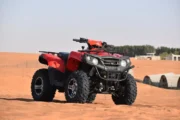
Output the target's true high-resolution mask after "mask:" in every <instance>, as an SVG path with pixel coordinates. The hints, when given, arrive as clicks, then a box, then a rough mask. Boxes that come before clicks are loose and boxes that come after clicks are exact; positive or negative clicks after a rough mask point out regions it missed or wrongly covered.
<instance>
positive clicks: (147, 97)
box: [0, 53, 180, 120]
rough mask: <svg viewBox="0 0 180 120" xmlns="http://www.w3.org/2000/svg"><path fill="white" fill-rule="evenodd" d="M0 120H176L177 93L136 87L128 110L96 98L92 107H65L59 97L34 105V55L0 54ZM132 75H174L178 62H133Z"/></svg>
mask: <svg viewBox="0 0 180 120" xmlns="http://www.w3.org/2000/svg"><path fill="white" fill-rule="evenodd" d="M0 60H1V62H0V120H49V119H53V120H59V119H62V120H120V119H122V120H180V90H167V89H161V88H157V87H153V86H149V85H145V84H142V83H137V86H138V95H137V99H136V101H135V103H134V104H133V105H132V106H126V105H121V106H116V105H115V104H114V103H113V101H112V100H111V96H110V95H98V96H97V98H96V100H95V101H94V102H93V103H92V104H72V103H66V101H65V98H64V94H63V93H58V92H57V93H56V96H55V98H54V101H53V102H35V101H33V99H32V97H31V92H30V83H31V77H32V75H33V73H34V72H35V70H37V69H38V68H40V67H46V66H43V65H40V64H39V63H38V62H37V55H33V54H14V53H13V54H12V53H8V54H6V53H0ZM132 62H133V64H134V65H135V66H136V67H135V68H134V75H135V77H136V78H137V79H142V78H143V77H144V76H145V75H146V74H156V73H163V72H174V73H177V74H180V62H172V61H145V60H134V59H132Z"/></svg>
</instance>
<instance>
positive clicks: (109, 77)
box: [90, 66, 134, 82]
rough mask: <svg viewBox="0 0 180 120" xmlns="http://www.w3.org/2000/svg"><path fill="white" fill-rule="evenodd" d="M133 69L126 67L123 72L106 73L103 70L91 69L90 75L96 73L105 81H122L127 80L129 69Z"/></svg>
mask: <svg viewBox="0 0 180 120" xmlns="http://www.w3.org/2000/svg"><path fill="white" fill-rule="evenodd" d="M132 68H134V66H130V67H127V68H126V69H124V71H106V70H105V69H98V68H97V67H93V68H92V70H91V71H90V75H93V73H96V75H97V76H98V77H99V78H100V79H102V80H105V81H117V82H118V81H124V80H126V79H127V75H128V71H129V69H132Z"/></svg>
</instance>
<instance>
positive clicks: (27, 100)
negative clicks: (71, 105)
mask: <svg viewBox="0 0 180 120" xmlns="http://www.w3.org/2000/svg"><path fill="white" fill-rule="evenodd" d="M0 100H8V101H22V102H46V101H35V100H33V99H29V98H0ZM50 102H53V103H67V102H66V101H60V100H56V99H55V100H53V101H50ZM47 103H48V102H47Z"/></svg>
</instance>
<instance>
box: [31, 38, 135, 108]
mask: <svg viewBox="0 0 180 120" xmlns="http://www.w3.org/2000/svg"><path fill="white" fill-rule="evenodd" d="M73 41H76V42H79V43H87V45H88V47H87V49H86V50H85V49H84V46H82V50H78V51H72V52H70V53H66V52H58V53H56V52H46V51H41V52H42V54H41V55H40V56H39V62H40V63H42V64H45V65H47V66H48V68H43V69H39V70H37V71H36V72H35V73H34V75H33V78H32V83H31V93H32V97H33V99H34V100H35V101H52V100H53V98H54V96H55V92H56V90H58V92H64V94H65V98H66V101H67V102H73V103H92V102H93V101H94V100H95V97H96V95H97V94H98V93H99V94H111V95H112V100H113V102H114V103H115V104H116V105H120V104H124V105H132V104H133V103H134V102H135V99H136V96H137V86H136V81H135V79H134V77H133V76H132V75H131V74H130V73H129V70H130V69H132V68H133V67H134V65H131V61H130V58H129V57H128V56H122V55H120V54H118V53H117V52H113V51H111V50H110V49H112V48H113V47H112V46H111V45H108V44H107V43H106V42H101V41H96V40H90V39H85V38H80V39H73Z"/></svg>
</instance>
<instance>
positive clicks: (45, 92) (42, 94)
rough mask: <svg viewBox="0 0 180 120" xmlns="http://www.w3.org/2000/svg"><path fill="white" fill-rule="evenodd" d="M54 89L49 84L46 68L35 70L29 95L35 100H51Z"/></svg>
mask: <svg viewBox="0 0 180 120" xmlns="http://www.w3.org/2000/svg"><path fill="white" fill-rule="evenodd" d="M55 92H56V89H55V88H54V87H53V86H51V84H50V81H49V76H48V70H47V69H39V70H37V71H36V72H35V73H34V75H33V78H32V82H31V95H32V97H33V99H34V100H35V101H52V100H53V98H54V95H55Z"/></svg>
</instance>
